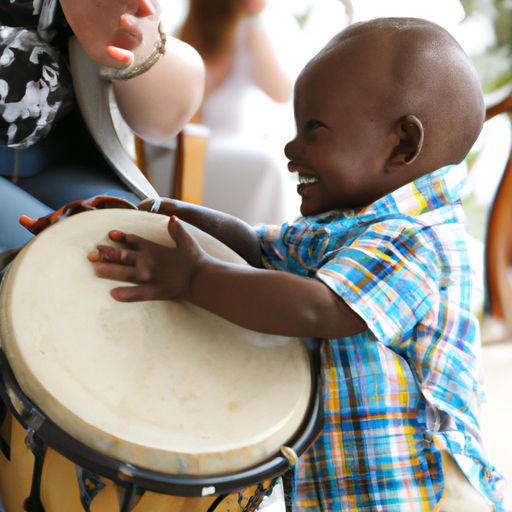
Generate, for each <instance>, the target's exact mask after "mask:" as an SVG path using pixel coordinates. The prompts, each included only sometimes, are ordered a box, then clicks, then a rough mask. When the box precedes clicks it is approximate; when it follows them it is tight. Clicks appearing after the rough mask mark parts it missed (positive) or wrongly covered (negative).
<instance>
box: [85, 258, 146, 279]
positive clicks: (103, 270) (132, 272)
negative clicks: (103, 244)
mask: <svg viewBox="0 0 512 512" xmlns="http://www.w3.org/2000/svg"><path fill="white" fill-rule="evenodd" d="M94 272H95V273H96V275H97V276H98V277H102V278H103V279H112V280H113V281H126V282H128V283H137V282H139V281H140V279H139V278H138V272H137V269H136V268H135V267H132V266H127V265H118V264H116V263H102V262H98V263H95V264H94Z"/></svg>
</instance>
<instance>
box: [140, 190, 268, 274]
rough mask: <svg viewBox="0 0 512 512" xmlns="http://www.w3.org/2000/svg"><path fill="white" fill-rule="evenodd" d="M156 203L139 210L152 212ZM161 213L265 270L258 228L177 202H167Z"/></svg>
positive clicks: (224, 215) (151, 201) (217, 212)
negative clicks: (192, 227) (213, 239)
mask: <svg viewBox="0 0 512 512" xmlns="http://www.w3.org/2000/svg"><path fill="white" fill-rule="evenodd" d="M153 202H154V201H153V200H152V199H147V200H145V201H142V203H140V204H139V209H141V210H151V208H152V206H153ZM158 213H161V214H163V215H168V216H169V217H170V216H171V215H176V216H177V217H179V218H180V219H182V220H184V221H185V222H188V223H189V224H192V225H193V226H195V227H196V228H199V229H201V230H203V231H205V232H206V233H208V234H209V235H211V236H213V237H214V238H217V240H220V241H221V242H222V243H223V244H224V245H227V246H228V247H229V248H230V249H232V250H233V251H235V252H236V253H237V254H238V255H239V256H241V257H242V258H243V259H244V260H245V261H247V263H249V264H250V265H252V266H253V267H261V251H260V244H259V239H258V236H257V234H256V231H255V230H254V228H253V227H252V226H250V225H249V224H247V223H246V222H244V221H243V220H241V219H238V218H237V217H233V216H232V215H228V214H227V213H223V212H220V211H217V210H212V209H211V208H206V207H204V206H197V205H194V204H191V203H185V202H184V201H177V200H176V199H163V200H162V203H161V204H160V208H159V210H158Z"/></svg>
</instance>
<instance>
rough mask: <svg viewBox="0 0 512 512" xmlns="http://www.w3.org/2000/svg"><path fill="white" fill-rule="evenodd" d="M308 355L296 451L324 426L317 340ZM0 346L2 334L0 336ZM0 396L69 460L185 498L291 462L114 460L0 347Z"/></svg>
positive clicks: (280, 458) (308, 343)
mask: <svg viewBox="0 0 512 512" xmlns="http://www.w3.org/2000/svg"><path fill="white" fill-rule="evenodd" d="M0 277H1V275H0ZM303 342H304V344H305V347H306V349H307V352H308V354H309V361H310V375H311V390H312V392H311V396H310V398H309V404H308V408H307V411H306V415H305V417H304V419H303V421H302V423H301V425H300V427H299V428H298V429H297V431H296V433H295V434H294V436H293V437H292V438H291V439H290V440H289V442H288V443H287V445H288V446H289V447H290V448H291V449H292V450H293V452H295V453H296V454H297V455H298V456H300V455H302V454H303V453H304V452H305V451H306V449H307V448H308V447H309V446H310V445H311V444H312V443H313V441H314V440H315V438H316V437H317V436H318V434H319V432H320V430H321V429H322V428H323V424H324V418H323V405H322V393H321V383H320V380H321V377H320V368H321V366H320V347H321V343H322V342H321V340H319V339H316V338H303ZM0 345H1V339H0ZM13 395H14V397H15V398H16V399H17V400H18V402H19V404H20V405H21V406H22V410H18V409H17V408H16V406H15V405H14V404H13V401H12V399H11V396H13ZM0 397H1V399H2V401H3V402H4V403H5V404H6V406H7V407H8V409H9V411H10V412H11V413H12V415H13V416H14V417H15V418H16V420H17V421H18V422H19V423H20V424H21V425H22V427H23V428H24V429H25V430H26V431H27V432H28V433H30V434H32V435H35V436H37V437H38V438H39V439H40V440H41V441H42V442H43V443H44V444H45V445H46V446H49V447H51V448H52V449H54V450H55V451H56V452H58V453H60V454H61V455H63V456H64V457H66V458H67V459H68V460H70V461H71V462H73V463H75V464H77V465H79V466H81V467H83V468H85V469H88V470H90V471H93V472H95V473H97V474H98V475H99V476H102V477H105V478H108V479H110V480H112V481H113V482H114V483H115V484H117V485H120V486H122V487H130V486H133V485H135V486H136V487H138V488H140V489H143V490H147V491H153V492H157V493H161V494H169V495H174V496H184V497H205V496H210V495H221V494H225V493H230V492H233V491H237V490H241V489H244V488H247V487H250V486H253V485H257V484H259V483H261V482H263V481H266V480H272V479H274V478H277V477H279V476H282V475H284V474H285V473H286V472H287V471H288V470H289V469H290V468H291V467H292V462H291V461H290V460H289V459H288V458H286V457H285V456H284V455H283V454H281V453H279V454H276V455H274V456H273V457H272V458H271V459H270V460H267V461H264V462H262V463H260V464H257V465H255V466H252V467H250V468H247V469H244V470H239V471H235V472H231V473H226V474H223V475H210V476H209V475H201V476H194V475H175V474H166V473H162V472H158V471H154V470H150V469H146V468H142V467H138V466H134V465H132V464H128V463H126V462H123V461H121V460H119V459H115V458H113V457H110V456H108V455H105V454H103V453H101V452H100V451H98V450H95V449H93V448H90V447H89V446H87V445H85V444H83V443H82V442H80V441H78V440H76V439H75V438H74V437H72V436H71V435H70V434H68V433H67V432H65V431H64V430H62V429H61V428H60V427H59V426H58V425H57V424H56V423H54V422H53V421H52V420H51V419H50V418H48V417H47V416H46V415H45V414H44V412H43V411H41V410H40V409H39V408H38V407H37V406H36V405H35V404H34V402H33V401H32V400H31V399H30V398H28V397H27V396H26V395H25V393H24V392H23V391H22V389H21V387H20V386H19V384H18V382H17V381H16V378H15V376H14V373H13V371H12V369H11V367H10V364H9V361H8V359H7V356H6V355H5V353H4V351H3V349H2V348H0Z"/></svg>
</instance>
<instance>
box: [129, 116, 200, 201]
mask: <svg viewBox="0 0 512 512" xmlns="http://www.w3.org/2000/svg"><path fill="white" fill-rule="evenodd" d="M208 136H209V131H208V129H207V128H206V127H205V126H204V125H201V124H199V123H189V124H187V125H186V126H184V128H183V129H182V130H181V132H180V133H179V134H178V135H177V137H176V158H175V160H174V166H173V168H171V169H169V172H170V173H171V175H172V180H171V187H170V190H169V191H168V192H167V193H166V194H164V195H167V196H169V197H173V198H175V199H180V200H182V201H187V202H189V203H194V204H201V203H202V202H203V189H204V170H205V165H206V152H207V150H208ZM135 163H136V164H137V166H138V167H139V169H140V170H141V171H142V172H143V173H144V175H145V176H146V178H147V179H148V180H149V181H150V182H152V181H153V180H152V177H151V173H150V170H149V165H148V163H147V161H146V155H145V152H144V142H143V141H142V140H141V139H140V138H139V137H135Z"/></svg>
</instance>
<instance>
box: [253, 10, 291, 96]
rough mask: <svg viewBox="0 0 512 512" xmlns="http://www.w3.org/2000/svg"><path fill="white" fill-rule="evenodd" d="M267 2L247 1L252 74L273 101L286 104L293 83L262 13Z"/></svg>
mask: <svg viewBox="0 0 512 512" xmlns="http://www.w3.org/2000/svg"><path fill="white" fill-rule="evenodd" d="M265 5H266V0H246V12H247V14H248V24H249V26H248V30H247V47H248V49H249V53H250V63H251V72H252V76H253V79H254V81H255V83H256V85H257V86H258V87H260V88H261V90H262V91H264V92H265V93H266V94H267V95H268V96H270V97H271V98H272V99H273V100H275V101H277V102H280V103H284V102H286V101H288V100H290V98H291V96H292V82H291V79H290V77H289V76H288V74H287V73H286V71H285V70H284V68H283V66H282V65H281V63H280V62H279V59H278V57H277V54H276V52H275V50H274V48H273V46H272V42H271V40H270V38H269V35H268V33H267V31H266V30H265V27H264V26H263V24H262V18H261V12H262V11H263V9H264V8H265Z"/></svg>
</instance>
